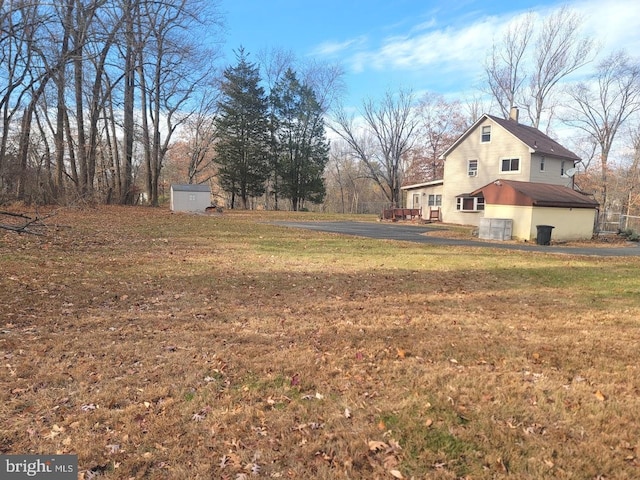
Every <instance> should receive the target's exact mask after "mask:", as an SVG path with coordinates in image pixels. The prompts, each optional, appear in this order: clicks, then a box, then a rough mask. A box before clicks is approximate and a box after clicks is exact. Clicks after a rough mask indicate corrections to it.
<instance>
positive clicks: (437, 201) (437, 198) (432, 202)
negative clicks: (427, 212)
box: [429, 195, 442, 207]
mask: <svg viewBox="0 0 640 480" xmlns="http://www.w3.org/2000/svg"><path fill="white" fill-rule="evenodd" d="M429 206H430V207H440V206H442V195H429Z"/></svg>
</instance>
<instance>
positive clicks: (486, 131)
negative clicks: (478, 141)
mask: <svg viewBox="0 0 640 480" xmlns="http://www.w3.org/2000/svg"><path fill="white" fill-rule="evenodd" d="M490 141H491V125H485V126H484V127H482V143H487V142H490Z"/></svg>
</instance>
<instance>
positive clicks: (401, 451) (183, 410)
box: [0, 207, 640, 480]
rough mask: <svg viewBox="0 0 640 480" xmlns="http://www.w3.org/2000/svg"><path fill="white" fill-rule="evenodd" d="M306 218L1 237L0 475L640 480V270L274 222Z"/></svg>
mask: <svg viewBox="0 0 640 480" xmlns="http://www.w3.org/2000/svg"><path fill="white" fill-rule="evenodd" d="M314 215H315V214H314ZM289 218H290V219H308V218H309V216H308V215H306V214H295V215H293V214H286V213H270V212H253V213H251V212H242V213H237V214H236V213H234V212H228V211H225V212H224V214H223V215H217V216H206V215H186V214H172V213H170V212H168V211H166V210H162V209H150V208H125V207H100V208H96V209H82V210H80V209H62V210H59V211H57V213H56V215H55V216H53V217H51V218H49V219H47V222H46V223H47V227H46V228H45V232H44V233H46V235H44V236H34V235H17V234H14V233H10V232H5V233H0V262H1V263H0V264H1V266H2V276H1V277H0V311H1V312H2V319H1V321H0V358H1V359H2V375H0V399H1V402H0V421H1V424H0V452H1V453H15V454H26V453H40V454H45V453H46V454H51V453H76V454H78V456H79V463H80V469H81V472H80V473H79V478H83V479H85V480H88V479H95V478H108V479H129V478H133V479H137V478H140V479H142V478H153V479H161V478H166V479H211V478H221V479H226V478H228V479H236V480H237V479H243V478H299V479H309V478H318V479H335V478H344V479H375V478H380V479H382V478H407V479H409V478H416V479H417V478H445V479H446V478H451V479H458V478H474V479H481V478H487V479H489V478H503V477H504V478H506V477H510V478H519V479H539V478H633V477H634V476H637V473H638V468H640V464H639V462H638V455H639V454H640V446H639V444H638V439H639V438H640V424H638V422H637V421H635V412H637V411H640V396H639V395H638V393H639V392H638V388H639V387H638V386H639V385H640V372H639V371H638V366H637V345H638V342H639V341H640V330H639V329H638V318H640V280H639V279H638V275H637V272H638V267H640V260H638V259H636V258H625V259H611V258H607V259H598V258H585V257H572V256H563V257H562V258H557V257H556V256H553V255H540V254H536V255H532V254H528V253H526V252H507V251H498V250H491V249H487V250H486V252H478V251H477V250H475V249H466V248H463V247H437V246H431V245H427V246H425V245H417V244H416V245H407V244H406V243H404V242H400V243H394V242H388V241H377V240H370V239H363V238H355V237H353V238H352V237H342V236H338V235H333V234H323V233H317V232H312V231H298V230H292V229H288V228H281V227H278V226H275V225H273V224H272V223H266V222H264V220H277V219H289Z"/></svg>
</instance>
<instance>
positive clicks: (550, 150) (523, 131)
mask: <svg viewBox="0 0 640 480" xmlns="http://www.w3.org/2000/svg"><path fill="white" fill-rule="evenodd" d="M485 120H491V121H493V122H494V123H496V124H498V125H499V126H501V127H502V128H503V129H505V130H506V131H507V132H509V133H510V134H511V135H513V136H514V137H516V138H517V139H518V140H520V141H521V142H522V143H524V144H525V145H526V146H527V147H529V149H530V150H531V152H532V153H538V154H541V155H548V156H550V157H556V158H561V159H567V160H571V161H573V162H579V161H580V157H578V156H577V155H576V154H575V153H573V152H572V151H571V150H569V149H568V148H565V147H563V146H562V145H560V144H559V143H558V142H556V141H555V140H554V139H552V138H551V137H549V136H548V135H545V134H544V133H542V132H541V131H540V130H538V129H537V128H533V127H530V126H528V125H523V124H521V123H519V122H517V121H515V120H512V119H508V120H505V119H504V118H500V117H496V116H494V115H488V114H486V113H485V114H484V115H482V117H480V118H479V119H478V120H477V121H476V122H475V123H474V124H473V125H471V127H469V128H468V129H467V131H466V132H464V133H463V134H462V135H460V137H459V138H458V139H457V140H456V141H455V142H454V144H453V145H451V146H450V147H449V148H448V149H447V150H446V151H445V152H444V153H443V154H442V155H441V156H440V158H446V156H447V155H449V153H450V152H451V151H452V150H454V149H455V148H456V147H457V146H458V145H459V144H460V143H461V142H462V141H463V140H464V139H465V138H467V137H468V136H469V134H470V133H471V132H473V131H474V130H475V129H476V128H478V126H479V125H480V124H481V123H483V122H484V121H485Z"/></svg>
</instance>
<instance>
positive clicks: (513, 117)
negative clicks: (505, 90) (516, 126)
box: [509, 105, 520, 123]
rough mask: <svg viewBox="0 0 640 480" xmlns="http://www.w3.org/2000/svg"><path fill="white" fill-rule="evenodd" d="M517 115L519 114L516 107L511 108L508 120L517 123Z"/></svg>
mask: <svg viewBox="0 0 640 480" xmlns="http://www.w3.org/2000/svg"><path fill="white" fill-rule="evenodd" d="M519 115H520V112H519V110H518V107H516V106H515V105H514V106H513V107H511V112H509V120H513V121H514V122H516V123H518V117H519Z"/></svg>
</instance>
